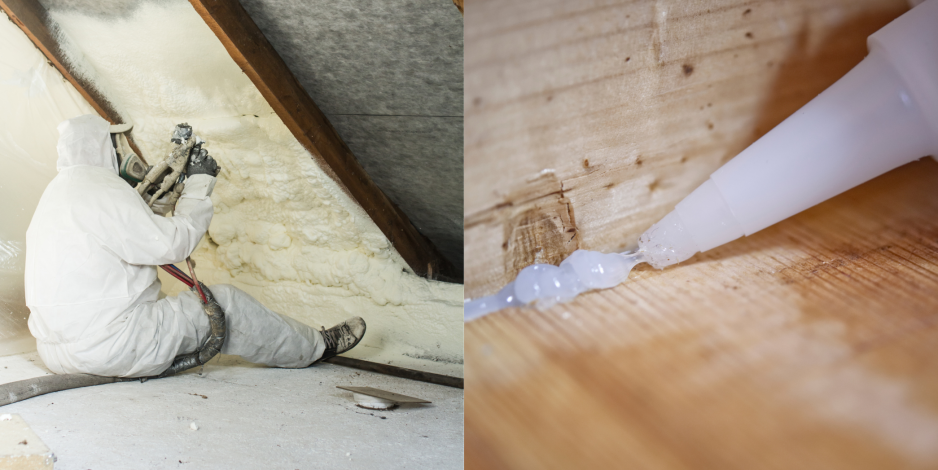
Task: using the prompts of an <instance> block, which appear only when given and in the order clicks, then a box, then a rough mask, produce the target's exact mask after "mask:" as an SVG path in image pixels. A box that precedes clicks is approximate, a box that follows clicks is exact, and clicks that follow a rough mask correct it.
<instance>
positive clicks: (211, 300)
mask: <svg viewBox="0 0 938 470" xmlns="http://www.w3.org/2000/svg"><path fill="white" fill-rule="evenodd" d="M199 284H201V287H202V292H203V293H204V294H205V297H206V299H207V300H208V302H207V303H203V304H202V310H203V311H204V312H205V314H206V315H208V320H209V323H210V328H211V336H210V337H209V338H208V341H206V342H205V344H204V345H202V347H201V348H199V350H198V351H196V352H193V353H189V354H183V355H181V356H176V358H175V359H173V363H172V365H170V366H169V368H167V369H166V370H165V371H163V373H162V374H160V375H156V376H152V377H141V378H131V377H104V376H100V375H90V374H61V375H58V374H57V375H46V376H43V377H35V378H32V379H26V380H20V381H17V382H10V383H8V384H2V385H0V406H3V405H9V404H10V403H16V402H18V401H23V400H25V399H27V398H32V397H37V396H39V395H45V394H47V393H52V392H59V391H62V390H70V389H73V388H81V387H89V386H91V385H101V384H110V383H116V382H130V381H133V380H139V381H141V382H145V381H147V380H148V379H159V378H163V377H169V376H171V375H176V374H178V373H180V372H183V371H186V370H189V369H191V368H193V367H196V366H201V365H204V364H205V363H206V362H208V361H209V360H210V359H212V358H213V357H215V355H217V354H218V353H219V351H221V347H222V346H223V345H224V344H225V335H226V332H227V327H226V325H225V311H224V310H222V308H221V306H220V305H218V302H217V301H215V296H213V295H212V291H210V290H209V289H208V287H207V286H206V285H205V284H202V283H201V282H200V283H199Z"/></svg>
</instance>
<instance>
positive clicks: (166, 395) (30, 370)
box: [0, 352, 463, 470]
mask: <svg viewBox="0 0 938 470" xmlns="http://www.w3.org/2000/svg"><path fill="white" fill-rule="evenodd" d="M47 373H48V370H46V369H45V366H44V365H43V364H42V360H41V359H40V358H39V356H38V354H37V353H35V352H28V353H21V354H16V355H9V356H4V357H0V382H2V383H5V382H11V381H15V380H21V379H25V378H29V377H35V376H40V375H44V374H47ZM336 385H352V386H370V387H375V388H380V389H383V390H388V391H392V392H396V393H401V394H404V395H410V396H414V397H419V398H424V399H426V400H430V401H432V402H433V404H431V405H420V406H411V407H402V408H398V409H396V410H392V411H371V410H365V409H361V408H358V407H357V406H355V404H354V402H353V401H352V397H351V393H349V392H346V391H344V390H339V389H337V388H335V387H336ZM0 413H19V414H20V415H21V416H22V417H23V419H25V420H26V422H27V423H29V425H30V426H31V427H32V429H33V431H35V432H36V434H38V435H39V437H40V438H41V439H42V440H43V441H44V442H45V443H46V445H47V446H49V448H50V449H52V451H53V452H54V453H55V456H56V458H57V462H56V464H55V468H56V469H60V470H69V469H82V470H88V469H92V470H99V469H109V468H148V469H149V468H154V469H160V468H185V467H188V468H199V469H211V468H278V469H307V468H330V469H333V468H334V469H343V468H381V469H394V468H407V469H424V468H425V469H449V468H454V469H455V468H462V467H463V391H462V390H459V389H454V388H449V387H443V386H439V385H432V384H426V383H422V382H415V381H410V380H405V379H400V378H396V377H388V376H384V375H380V374H374V373H370V372H364V371H357V370H354V369H348V368H344V367H339V366H334V365H331V364H324V365H316V366H314V367H312V368H309V369H302V370H287V369H273V368H267V367H262V366H256V365H253V364H250V363H247V362H244V361H242V360H240V359H239V358H237V357H232V356H222V357H219V358H216V359H213V360H212V361H211V362H209V363H208V364H207V365H206V367H205V368H204V371H203V373H202V375H199V373H198V371H194V372H190V373H186V374H183V375H181V376H178V377H172V378H168V379H161V380H151V381H148V382H146V383H142V384H141V383H139V382H129V383H118V384H107V385H99V386H95V387H87V388H81V389H75V390H69V391H63V392H57V393H53V394H48V395H43V396H40V397H36V398H32V399H29V400H25V401H23V402H19V403H14V404H11V405H7V406H5V407H0ZM191 423H195V424H196V425H197V426H198V430H193V429H191V427H190V425H191Z"/></svg>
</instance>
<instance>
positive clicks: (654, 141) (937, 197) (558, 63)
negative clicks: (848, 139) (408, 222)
mask: <svg viewBox="0 0 938 470" xmlns="http://www.w3.org/2000/svg"><path fill="white" fill-rule="evenodd" d="M906 8H907V5H906V4H905V2H891V1H876V0H870V1H839V0H825V1H816V2H808V1H778V2H758V1H750V2H742V1H726V2H716V1H706V0H701V1H693V2H677V1H673V2H672V1H657V2H655V1H637V2H628V3H626V2H615V1H602V0H595V1H594V0H590V1H586V0H584V1H566V2H563V1H551V2H548V1H537V2H534V1H527V0H518V1H513V2H494V1H484V0H479V1H474V2H472V3H471V4H470V6H469V9H468V10H467V11H466V111H467V117H466V185H467V187H466V244H467V246H466V264H467V267H466V293H467V296H470V297H471V296H477V295H480V294H485V293H490V292H492V291H494V290H495V289H497V288H498V287H500V286H501V285H503V284H504V283H505V282H507V281H508V280H510V279H511V278H513V276H514V275H515V273H516V272H517V270H518V269H520V268H522V267H524V266H525V265H526V264H530V263H531V262H535V261H537V262H557V261H559V260H561V259H563V257H564V256H566V254H567V253H569V252H570V251H572V250H574V249H576V248H589V249H598V250H611V249H617V248H621V247H624V246H628V245H630V244H632V243H634V241H635V239H636V238H637V236H638V235H639V234H640V233H641V232H642V231H644V230H645V229H646V228H647V227H648V226H649V225H650V224H651V223H653V222H655V221H657V219H658V218H659V217H661V216H663V215H664V214H665V213H667V212H668V211H670V210H671V208H672V207H673V205H674V204H675V203H677V202H678V201H679V200H680V199H681V198H683V197H684V196H686V195H687V194H688V193H689V192H690V191H691V190H692V189H693V188H694V187H696V186H697V185H698V184H699V183H701V182H702V181H703V180H704V179H705V178H706V177H707V176H708V175H709V173H710V172H712V171H713V170H715V169H716V168H717V167H719V166H720V165H721V164H722V163H723V162H724V161H726V160H727V159H729V158H731V157H732V156H734V155H735V154H736V153H738V152H739V151H740V150H741V149H742V148H745V147H746V146H747V145H748V144H749V143H751V142H752V141H754V140H755V139H756V138H758V136H760V135H762V134H764V133H765V132H766V131H768V130H769V129H771V127H773V126H774V125H775V124H777V123H778V122H780V121H781V120H782V119H784V118H785V117H787V116H788V115H790V114H791V113H792V112H794V111H795V110H797V109H798V108H799V107H800V106H802V105H803V104H805V103H806V102H807V101H809V100H810V99H811V98H813V97H814V96H816V95H817V93H819V92H820V91H822V90H823V89H824V88H826V87H827V86H829V85H830V84H831V83H833V82H834V81H836V80H837V79H838V78H839V77H840V76H842V75H843V74H844V73H846V72H847V71H848V70H849V69H850V68H851V67H852V66H853V65H855V64H856V63H858V62H859V61H860V60H861V59H862V57H863V56H864V54H865V52H866V46H865V38H866V36H867V35H869V34H870V33H872V32H874V31H875V30H876V29H878V28H879V27H881V26H883V25H885V24H886V23H888V22H889V21H890V20H892V19H893V18H895V17H896V16H898V15H900V14H901V13H903V11H904V10H905V9H906ZM936 325H938V163H936V162H935V161H934V160H931V159H926V160H922V161H919V162H914V163H911V164H909V165H906V166H904V167H901V168H899V169H897V170H894V171H892V172H890V173H888V174H886V175H883V176H881V177H879V178H877V179H875V180H873V181H870V182H868V183H866V184H864V185H861V186H860V187H857V188H855V189H853V190H851V191H849V192H847V193H844V194H842V195H840V196H837V197H836V198H834V199H832V200H830V201H827V202H825V203H823V204H821V205H818V206H816V207H814V208H812V209H810V210H808V211H805V212H803V213H801V214H799V215H797V216H795V217H792V218H791V219H788V220H786V221H784V222H781V223H779V224H777V225H775V226H772V227H770V228H768V229H766V230H763V231H762V232H759V233H756V234H754V235H753V236H750V237H745V238H742V239H739V240H737V241H735V242H732V243H730V244H727V245H725V246H723V247H720V248H717V249H714V250H712V251H710V252H708V253H705V254H698V255H697V256H696V257H694V258H692V259H690V260H688V261H687V262H685V263H682V264H681V265H678V266H674V267H670V268H668V269H665V270H661V271H659V270H654V269H652V268H649V267H647V266H645V265H641V266H639V267H638V268H637V269H636V270H635V271H633V273H632V275H631V277H630V279H629V280H628V281H627V282H625V283H623V284H621V285H619V286H618V287H615V288H612V289H607V290H603V291H596V292H591V293H587V294H585V295H581V296H580V297H578V298H576V299H574V300H573V301H571V302H569V303H565V304H561V305H557V306H554V307H552V308H550V309H547V310H545V311H539V310H537V309H534V308H524V309H508V310H504V311H501V312H497V313H495V314H492V315H489V316H487V317H484V318H482V319H479V320H476V321H473V322H470V323H468V324H466V330H465V343H466V349H465V355H466V369H465V370H466V468H470V469H552V468H558V469H572V468H616V469H618V468H639V469H659V468H661V469H699V468H715V469H763V468H770V469H796V468H797V469H883V468H890V469H892V468H938V359H936V358H938V328H936Z"/></svg>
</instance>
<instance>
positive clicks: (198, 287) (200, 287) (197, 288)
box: [186, 258, 208, 304]
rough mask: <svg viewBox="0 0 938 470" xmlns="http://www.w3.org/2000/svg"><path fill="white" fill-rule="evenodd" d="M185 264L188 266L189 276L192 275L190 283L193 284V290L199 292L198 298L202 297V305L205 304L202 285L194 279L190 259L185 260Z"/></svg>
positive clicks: (206, 300)
mask: <svg viewBox="0 0 938 470" xmlns="http://www.w3.org/2000/svg"><path fill="white" fill-rule="evenodd" d="M186 264H187V265H189V274H192V282H193V283H194V284H195V289H196V290H197V291H199V296H200V297H202V303H203V304H207V303H208V299H206V298H205V293H204V292H202V285H201V284H200V283H199V279H198V278H196V277H195V268H193V267H192V258H186ZM190 287H191V286H190Z"/></svg>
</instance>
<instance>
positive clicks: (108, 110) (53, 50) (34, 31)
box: [0, 0, 146, 160]
mask: <svg viewBox="0 0 938 470" xmlns="http://www.w3.org/2000/svg"><path fill="white" fill-rule="evenodd" d="M0 9H2V10H3V11H4V12H5V13H6V14H7V16H9V17H10V20H11V21H13V23H15V24H16V25H17V26H19V28H20V29H22V30H23V32H24V33H26V37H28V38H29V40H30V41H32V42H33V44H35V45H36V47H37V48H39V50H40V51H41V52H42V54H43V55H44V56H46V59H48V60H49V63H50V64H52V66H53V67H55V68H56V69H58V71H59V72H60V73H61V74H62V76H63V77H64V78H65V79H66V80H68V81H69V83H71V84H72V86H74V87H75V89H76V90H78V93H79V94H81V96H82V97H84V98H85V101H87V102H88V104H90V105H91V107H92V108H94V110H95V111H97V112H98V114H99V115H101V117H103V118H104V119H106V120H107V121H108V122H110V123H111V124H120V123H124V122H126V121H125V120H124V118H123V117H122V116H121V114H120V113H118V112H117V110H116V109H114V106H113V105H111V102H110V101H108V100H107V98H105V97H104V95H103V94H102V93H101V92H100V91H99V90H98V89H97V88H96V87H95V86H94V84H92V83H91V82H89V81H88V80H87V79H85V78H83V77H80V76H77V75H75V74H74V73H72V71H71V68H70V67H71V65H72V64H70V63H69V62H68V60H67V59H66V58H65V54H64V52H63V51H62V48H61V46H60V45H59V41H58V40H57V39H56V38H55V35H53V34H52V30H53V28H52V25H53V21H52V19H51V18H50V17H49V13H48V12H47V11H46V9H45V8H43V6H42V5H41V4H40V3H39V2H38V1H37V0H0ZM125 135H126V136H127V141H128V142H129V143H130V147H131V148H132V149H133V151H134V152H136V153H137V155H139V156H140V157H141V158H143V159H144V160H146V158H145V157H144V155H143V153H142V152H140V149H139V148H137V144H136V143H135V142H134V140H133V136H132V135H131V132H128V133H127V134H125Z"/></svg>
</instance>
